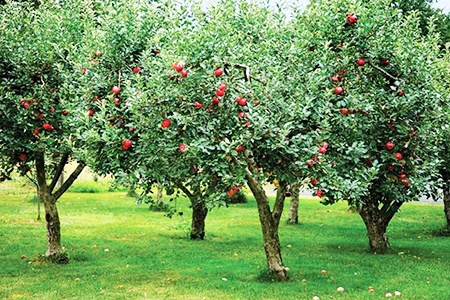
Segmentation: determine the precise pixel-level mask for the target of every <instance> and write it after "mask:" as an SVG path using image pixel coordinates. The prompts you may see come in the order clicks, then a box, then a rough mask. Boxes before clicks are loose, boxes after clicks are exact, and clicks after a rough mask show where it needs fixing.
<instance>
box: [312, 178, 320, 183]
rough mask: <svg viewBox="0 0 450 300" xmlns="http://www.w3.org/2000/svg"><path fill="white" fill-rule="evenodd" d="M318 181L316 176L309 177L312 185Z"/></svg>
mask: <svg viewBox="0 0 450 300" xmlns="http://www.w3.org/2000/svg"><path fill="white" fill-rule="evenodd" d="M318 182H319V181H318V180H317V178H313V179H311V184H312V185H317V183H318Z"/></svg>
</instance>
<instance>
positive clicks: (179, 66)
mask: <svg viewBox="0 0 450 300" xmlns="http://www.w3.org/2000/svg"><path fill="white" fill-rule="evenodd" d="M172 68H173V69H174V70H175V71H177V72H178V73H179V72H181V71H183V68H184V66H183V64H182V63H180V62H179V63H176V64H173V65H172Z"/></svg>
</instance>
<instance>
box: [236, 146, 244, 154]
mask: <svg viewBox="0 0 450 300" xmlns="http://www.w3.org/2000/svg"><path fill="white" fill-rule="evenodd" d="M235 150H236V152H237V153H241V152H242V151H244V146H242V145H239V146H237V147H236V149H235Z"/></svg>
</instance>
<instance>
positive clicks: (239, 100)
mask: <svg viewBox="0 0 450 300" xmlns="http://www.w3.org/2000/svg"><path fill="white" fill-rule="evenodd" d="M236 102H237V103H238V104H239V106H246V105H247V100H246V99H245V98H241V97H237V98H236Z"/></svg>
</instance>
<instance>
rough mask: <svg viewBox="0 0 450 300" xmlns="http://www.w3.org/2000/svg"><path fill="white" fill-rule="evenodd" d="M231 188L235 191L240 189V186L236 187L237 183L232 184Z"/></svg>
mask: <svg viewBox="0 0 450 300" xmlns="http://www.w3.org/2000/svg"><path fill="white" fill-rule="evenodd" d="M231 188H232V189H233V191H235V192H238V191H239V190H240V189H241V188H240V187H238V186H237V185H233V186H232V187H231Z"/></svg>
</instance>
